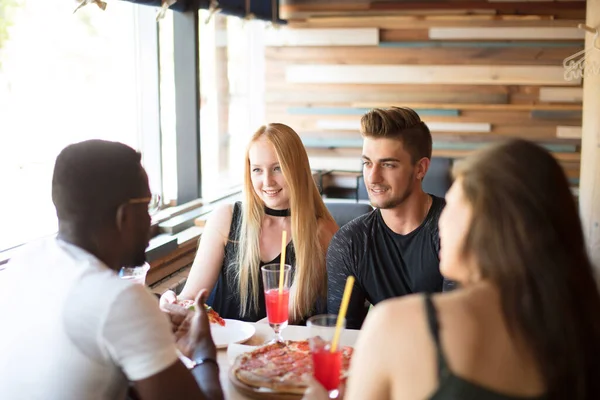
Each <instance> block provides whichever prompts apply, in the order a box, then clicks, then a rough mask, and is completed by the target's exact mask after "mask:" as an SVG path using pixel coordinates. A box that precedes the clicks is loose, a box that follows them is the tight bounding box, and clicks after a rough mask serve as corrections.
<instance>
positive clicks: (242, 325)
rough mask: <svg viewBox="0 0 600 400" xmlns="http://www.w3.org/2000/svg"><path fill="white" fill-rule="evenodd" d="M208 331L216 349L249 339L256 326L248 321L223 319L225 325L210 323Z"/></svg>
mask: <svg viewBox="0 0 600 400" xmlns="http://www.w3.org/2000/svg"><path fill="white" fill-rule="evenodd" d="M210 332H211V333H212V337H213V340H214V341H215V346H217V349H225V348H227V346H229V345H230V344H233V343H244V342H245V341H247V340H248V339H250V338H251V337H252V336H253V335H254V332H256V328H254V325H252V324H249V323H248V322H244V321H238V320H236V319H225V326H221V325H217V324H210Z"/></svg>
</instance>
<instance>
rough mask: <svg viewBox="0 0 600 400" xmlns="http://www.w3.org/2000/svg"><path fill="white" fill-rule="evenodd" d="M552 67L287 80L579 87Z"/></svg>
mask: <svg viewBox="0 0 600 400" xmlns="http://www.w3.org/2000/svg"><path fill="white" fill-rule="evenodd" d="M563 73H564V69H563V67H562V66H560V67H552V66H530V67H526V66H495V65H487V66H473V65H461V66H458V65H447V66H437V65H419V66H413V65H396V66H391V65H291V66H288V67H287V68H286V80H287V81H288V82H296V83H378V84H384V83H406V84H411V83H446V84H469V85H473V84H480V85H490V84H500V85H507V84H508V85H548V84H551V85H567V86H572V85H579V84H580V82H581V79H579V80H573V81H565V80H564V78H563Z"/></svg>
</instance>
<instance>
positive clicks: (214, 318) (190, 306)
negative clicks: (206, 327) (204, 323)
mask: <svg viewBox="0 0 600 400" xmlns="http://www.w3.org/2000/svg"><path fill="white" fill-rule="evenodd" d="M177 304H179V305H180V306H182V307H183V308H185V309H187V310H190V311H194V310H195V308H194V300H178V301H177ZM204 309H205V310H206V312H207V314H208V321H209V322H210V323H211V324H218V325H221V326H225V320H224V319H223V318H221V316H220V315H219V313H217V312H216V311H215V310H214V309H213V308H212V307H211V306H209V305H208V304H206V303H204Z"/></svg>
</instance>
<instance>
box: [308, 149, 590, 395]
mask: <svg viewBox="0 0 600 400" xmlns="http://www.w3.org/2000/svg"><path fill="white" fill-rule="evenodd" d="M454 177H455V182H454V184H453V186H452V188H451V189H450V191H449V192H448V194H447V197H446V201H447V205H446V208H445V209H444V211H443V213H442V216H441V218H440V237H441V252H440V269H441V272H442V273H443V275H444V276H445V277H446V278H448V279H452V280H454V281H457V282H459V283H460V284H461V286H462V289H460V290H457V291H454V292H451V293H447V294H437V295H425V296H424V295H414V296H411V297H407V298H402V299H394V300H388V301H386V302H383V303H381V304H379V305H377V306H376V307H375V308H374V309H373V311H372V312H371V313H369V316H368V318H367V321H366V322H365V326H364V327H363V332H361V335H360V338H359V341H358V343H357V347H356V352H355V355H354V358H353V360H352V367H351V371H350V378H349V382H348V387H347V393H346V398H347V399H351V400H353V399H360V400H365V399H425V398H429V399H440V400H441V399H478V400H501V399H542V398H543V399H550V400H554V399H556V400H559V399H560V400H563V399H570V400H583V399H586V400H587V399H597V398H599V396H600V295H599V292H598V288H597V286H596V280H595V276H594V272H593V268H592V265H591V262H590V260H589V258H588V255H587V253H586V247H585V243H584V237H583V232H582V229H581V225H580V221H579V216H578V213H577V208H576V204H575V201H574V199H573V196H572V194H571V191H570V190H569V185H568V182H567V179H566V177H565V174H564V172H563V170H562V168H561V166H560V165H559V164H558V162H557V161H556V160H555V159H554V157H553V156H552V155H551V154H550V153H548V152H547V151H546V150H544V149H542V148H541V147H539V146H537V145H535V144H533V143H530V142H527V141H525V140H511V141H508V142H505V143H501V144H497V145H494V146H491V147H489V148H486V149H485V150H482V151H479V152H477V153H475V154H473V155H472V156H471V157H468V158H467V159H465V160H464V161H462V162H458V163H457V164H456V166H455V168H454ZM320 389H321V388H319V387H318V385H316V384H314V385H313V387H311V389H310V390H309V391H308V392H307V396H306V397H307V398H318V397H319V394H318V392H319V390H320Z"/></svg>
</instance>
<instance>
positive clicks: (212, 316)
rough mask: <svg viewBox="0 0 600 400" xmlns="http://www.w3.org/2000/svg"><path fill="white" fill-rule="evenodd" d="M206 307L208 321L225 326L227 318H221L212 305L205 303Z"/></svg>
mask: <svg viewBox="0 0 600 400" xmlns="http://www.w3.org/2000/svg"><path fill="white" fill-rule="evenodd" d="M204 308H205V309H206V312H207V314H208V322H210V323H211V324H218V325H221V326H225V320H224V319H223V318H221V316H220V315H219V313H217V312H216V311H215V310H214V309H213V308H212V307H211V306H209V305H207V304H204Z"/></svg>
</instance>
